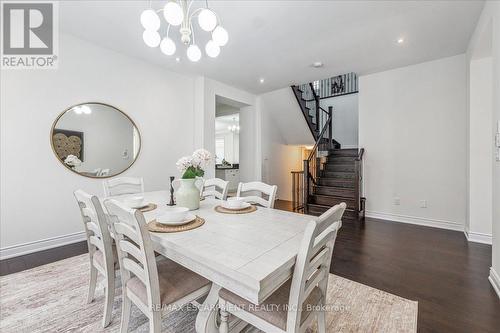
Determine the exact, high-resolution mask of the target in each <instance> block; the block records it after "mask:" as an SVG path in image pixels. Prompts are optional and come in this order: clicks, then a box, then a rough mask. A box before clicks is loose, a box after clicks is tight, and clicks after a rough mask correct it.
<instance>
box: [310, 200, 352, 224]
mask: <svg viewBox="0 0 500 333" xmlns="http://www.w3.org/2000/svg"><path fill="white" fill-rule="evenodd" d="M330 207H331V206H325V205H316V204H307V208H308V212H307V214H309V215H315V216H319V215H321V214H323V213H324V212H326V211H327V210H328V209H329V208H330ZM358 215H359V214H358V212H356V211H355V210H353V209H346V210H345V212H344V216H343V217H342V220H343V221H345V220H357V219H358Z"/></svg>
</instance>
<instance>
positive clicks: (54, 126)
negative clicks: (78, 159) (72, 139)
mask: <svg viewBox="0 0 500 333" xmlns="http://www.w3.org/2000/svg"><path fill="white" fill-rule="evenodd" d="M86 104H99V105H104V106H107V107H110V108H113V109H115V110H116V111H118V112H120V113H121V114H122V115H124V116H125V118H127V119H128V120H130V122H131V123H132V125H133V126H134V127H135V128H136V129H137V134H138V135H139V150H138V151H137V156H136V158H134V160H133V161H132V163H130V165H129V166H128V167H127V168H125V169H123V170H122V171H120V172H118V173H116V174H114V175H109V176H105V177H97V176H90V175H83V174H81V173H79V172H78V171H75V170H73V169H71V168H70V167H69V166H67V165H66V164H64V162H63V161H61V160H60V159H59V157H58V156H57V153H56V149H55V147H54V141H53V140H52V136H53V134H52V133H54V129H55V128H56V124H57V122H58V121H59V119H61V117H62V116H64V114H66V112H68V111H69V110H71V109H73V108H75V107H77V106H80V105H86ZM49 139H50V147H51V148H52V152H53V153H54V156H55V158H56V159H57V161H58V162H59V163H60V164H62V165H63V166H64V167H65V168H66V169H68V170H70V171H71V172H73V173H75V174H77V175H79V176H82V177H87V178H92V179H106V178H112V177H115V176H118V175H120V174H122V173H124V172H125V171H127V170H128V169H130V167H132V165H134V163H135V162H136V161H137V159H138V158H139V155H140V154H141V149H142V135H141V131H140V130H139V127H137V124H136V123H135V122H134V121H133V120H132V118H130V117H129V116H128V114H126V113H125V112H123V111H122V110H120V109H118V108H117V107H115V106H113V105H111V104H107V103H102V102H83V103H78V104H74V105H72V106H70V107H68V108H66V109H65V110H64V111H63V112H61V113H60V114H59V115H58V116H57V118H56V119H55V120H54V122H53V123H52V127H51V128H50V134H49Z"/></svg>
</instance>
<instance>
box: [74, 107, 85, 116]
mask: <svg viewBox="0 0 500 333" xmlns="http://www.w3.org/2000/svg"><path fill="white" fill-rule="evenodd" d="M73 112H75V113H76V114H82V112H83V111H82V107H81V106H77V107H75V108H74V109H73Z"/></svg>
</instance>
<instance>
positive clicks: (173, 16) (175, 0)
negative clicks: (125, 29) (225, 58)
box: [141, 0, 229, 62]
mask: <svg viewBox="0 0 500 333" xmlns="http://www.w3.org/2000/svg"><path fill="white" fill-rule="evenodd" d="M195 3H199V2H198V1H195V0H169V1H168V2H167V3H166V4H165V6H164V7H163V9H160V10H157V11H155V10H154V9H152V8H149V9H146V10H145V11H143V12H142V14H141V24H142V26H143V27H144V29H145V31H144V33H143V34H142V38H143V40H144V43H146V45H147V46H149V47H153V48H154V47H158V46H160V49H161V51H162V52H163V53H164V54H165V55H169V56H170V55H173V54H175V52H176V50H177V47H176V45H175V42H174V41H173V39H172V38H169V33H170V28H171V27H177V26H180V27H179V33H180V35H181V36H180V39H181V42H182V43H183V44H184V45H186V46H187V50H186V54H187V57H188V59H189V60H191V61H193V62H197V61H199V60H200V59H201V50H200V47H199V46H198V45H196V42H195V36H194V27H193V23H192V19H193V17H195V16H196V15H197V17H198V25H199V27H200V28H201V29H202V30H204V31H207V32H211V36H212V39H211V40H209V41H208V43H207V44H206V46H205V52H206V54H207V55H208V56H209V57H211V58H216V57H217V56H218V55H219V53H220V47H221V46H224V45H226V44H227V42H228V40H229V34H228V33H227V31H226V29H224V28H223V27H222V25H221V20H220V17H219V16H218V15H217V14H216V13H215V12H214V11H213V10H211V9H210V8H208V1H205V7H199V8H196V9H193V5H194V4H195ZM159 12H163V17H164V18H165V20H166V21H167V23H168V27H167V29H166V31H167V33H166V36H165V37H163V39H162V37H161V36H160V33H159V32H158V30H159V29H160V27H161V21H160V17H159V15H158V13H159ZM176 60H177V58H176Z"/></svg>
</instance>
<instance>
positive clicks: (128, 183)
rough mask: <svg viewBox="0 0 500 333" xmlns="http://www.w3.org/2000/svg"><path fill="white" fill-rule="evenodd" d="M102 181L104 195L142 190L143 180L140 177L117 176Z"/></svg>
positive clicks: (109, 195) (141, 191)
mask: <svg viewBox="0 0 500 333" xmlns="http://www.w3.org/2000/svg"><path fill="white" fill-rule="evenodd" d="M102 183H103V185H104V196H105V197H111V196H115V195H122V194H134V193H143V192H144V180H143V179H142V177H119V178H114V179H106V180H104V181H103V182H102Z"/></svg>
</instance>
